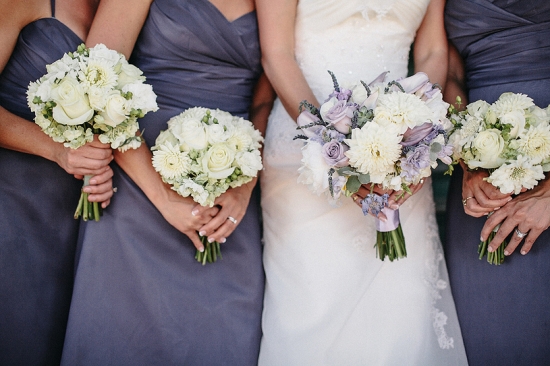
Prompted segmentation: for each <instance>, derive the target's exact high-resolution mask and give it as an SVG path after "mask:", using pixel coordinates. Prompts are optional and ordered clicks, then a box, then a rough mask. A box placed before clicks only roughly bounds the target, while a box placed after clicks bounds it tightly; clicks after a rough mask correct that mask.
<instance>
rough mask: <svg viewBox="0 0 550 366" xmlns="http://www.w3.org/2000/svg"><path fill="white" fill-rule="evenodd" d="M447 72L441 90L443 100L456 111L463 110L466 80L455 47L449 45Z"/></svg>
mask: <svg viewBox="0 0 550 366" xmlns="http://www.w3.org/2000/svg"><path fill="white" fill-rule="evenodd" d="M448 67H449V70H448V72H447V82H446V83H445V89H444V90H443V99H444V100H445V101H446V102H447V103H450V104H454V106H455V108H456V109H457V110H459V111H460V110H463V109H464V108H466V104H468V95H467V94H466V80H465V75H464V63H463V61H462V57H460V54H459V53H458V50H457V49H456V47H455V46H454V45H453V44H452V43H449V63H448ZM457 97H460V99H461V103H460V105H458V104H456V98H457Z"/></svg>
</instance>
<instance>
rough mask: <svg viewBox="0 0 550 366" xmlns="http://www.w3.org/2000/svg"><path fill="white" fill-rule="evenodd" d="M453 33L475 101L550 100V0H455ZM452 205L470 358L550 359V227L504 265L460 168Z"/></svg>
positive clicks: (459, 302)
mask: <svg viewBox="0 0 550 366" xmlns="http://www.w3.org/2000/svg"><path fill="white" fill-rule="evenodd" d="M445 21H446V26H447V31H448V36H449V38H450V39H451V41H452V42H453V43H454V44H455V45H456V46H457V48H458V50H459V52H460V53H461V55H462V56H463V58H464V60H465V66H466V76H467V83H468V87H469V101H470V102H473V101H475V100H478V99H484V100H486V101H488V102H489V103H492V102H493V101H495V100H496V99H497V98H498V97H499V96H500V94H501V93H503V92H516V93H525V94H527V95H529V96H530V97H532V98H533V99H534V101H535V103H536V104H537V105H539V106H540V107H546V106H548V104H549V103H550V2H548V1H546V0H528V1H518V0H508V1H504V0H499V1H492V2H491V1H483V0H448V1H447V6H446V18H445ZM455 172H456V173H455V174H454V175H453V178H452V182H451V187H450V190H449V200H448V206H447V213H448V215H447V240H446V246H445V251H446V252H445V253H446V259H447V266H448V269H449V276H450V280H451V288H452V290H453V296H454V298H455V303H456V307H457V313H458V316H459V321H460V326H461V329H462V334H463V337H464V345H465V346H466V353H467V356H468V361H469V363H470V365H472V366H476V365H549V364H550V347H548V340H549V339H550V311H549V310H548V304H549V303H550V285H549V282H548V278H550V245H549V244H550V232H549V231H548V230H547V231H545V232H544V233H543V234H542V235H541V236H540V237H539V238H538V239H537V241H536V242H535V245H534V246H533V249H532V250H531V252H530V253H529V254H527V255H526V256H521V255H520V254H519V248H518V249H517V250H516V253H514V255H512V256H510V257H507V258H506V260H505V263H504V264H502V265H501V266H498V267H497V266H492V265H490V264H488V263H487V262H486V261H485V260H482V261H480V260H479V259H478V258H477V253H476V248H477V244H478V243H479V234H480V232H481V228H482V227H483V224H484V222H485V218H478V219H476V218H473V217H470V216H467V215H466V214H465V213H464V208H463V206H462V202H461V199H462V192H461V183H462V182H461V181H462V174H461V173H462V172H461V170H460V169H458V170H455Z"/></svg>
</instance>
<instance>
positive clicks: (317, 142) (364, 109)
mask: <svg viewBox="0 0 550 366" xmlns="http://www.w3.org/2000/svg"><path fill="white" fill-rule="evenodd" d="M329 73H330V72H329ZM330 74H331V76H332V78H333V81H334V91H333V93H332V94H330V95H329V98H328V99H327V100H326V101H325V102H324V103H323V104H322V105H321V107H320V109H317V108H315V107H314V106H312V105H311V104H308V103H307V102H303V103H302V105H301V108H302V112H301V114H300V116H299V117H298V125H299V126H300V127H299V128H300V129H302V131H303V132H304V135H300V136H297V138H302V139H305V140H306V145H305V146H304V148H303V149H302V153H303V159H302V167H301V168H300V169H299V172H300V176H299V178H298V181H299V182H301V183H304V184H307V185H310V187H311V188H312V190H313V191H314V192H315V193H317V194H321V193H324V194H326V195H327V196H329V197H330V200H337V199H339V197H340V196H341V194H342V193H344V195H345V196H351V195H352V194H353V193H355V192H357V191H358V190H359V188H360V186H361V185H362V184H368V183H372V184H380V185H381V186H382V187H383V188H384V189H391V190H396V191H399V190H403V191H404V192H410V189H409V186H410V185H413V184H417V183H419V182H420V181H421V179H423V178H425V177H428V176H430V175H431V169H432V168H435V167H436V166H437V159H440V160H441V161H443V162H445V163H447V164H448V163H450V162H451V158H450V155H451V154H452V148H451V146H450V145H447V139H446V132H445V131H446V129H447V128H449V127H450V123H449V121H448V120H447V119H446V113H447V108H448V104H447V103H445V102H443V99H442V95H441V91H440V90H439V89H438V88H436V87H434V85H433V84H431V83H430V82H429V80H428V77H427V75H426V74H424V73H417V74H415V75H413V76H411V77H408V78H405V79H400V80H397V81H389V82H388V81H387V80H386V75H387V73H384V74H382V75H380V76H379V77H378V78H377V79H376V80H375V81H373V82H372V83H370V84H369V85H367V84H365V83H363V82H361V83H359V84H357V85H353V86H351V87H350V88H349V89H347V88H341V87H340V86H339V85H338V82H337V81H336V78H335V77H334V75H333V74H332V73H330ZM388 197H389V195H388V194H384V195H382V196H380V195H377V194H375V193H372V192H371V194H369V195H367V197H365V198H364V199H363V200H362V202H361V204H362V207H363V213H364V214H365V215H367V214H368V213H369V212H370V213H373V214H374V215H375V216H378V214H379V213H380V212H383V213H384V214H385V215H386V217H387V218H388V220H387V221H386V222H382V221H381V220H379V219H376V222H377V230H378V234H377V241H376V249H377V256H378V257H379V258H380V259H381V260H384V259H385V258H386V257H388V258H389V260H390V261H393V260H394V259H399V258H403V257H406V255H407V251H406V248H405V239H404V236H403V232H402V230H401V225H400V223H399V212H398V210H392V209H390V208H389V207H388Z"/></svg>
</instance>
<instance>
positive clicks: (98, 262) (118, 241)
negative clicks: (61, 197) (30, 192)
mask: <svg viewBox="0 0 550 366" xmlns="http://www.w3.org/2000/svg"><path fill="white" fill-rule="evenodd" d="M130 61H131V62H132V63H133V64H134V65H136V66H137V67H139V68H140V69H141V70H142V71H143V73H144V75H145V76H146V78H147V80H146V82H147V83H150V84H152V86H153V90H154V91H155V93H156V94H157V103H158V106H159V110H158V111H157V112H155V113H149V114H147V115H146V116H145V118H143V119H140V120H139V123H140V127H141V129H142V130H143V131H144V136H145V140H146V143H147V145H148V146H152V145H153V144H154V142H155V139H156V137H157V136H158V134H159V132H160V131H161V130H164V129H166V128H167V124H166V123H167V121H168V120H169V119H170V118H171V117H173V116H175V115H177V114H179V113H181V112H182V111H183V110H185V109H187V108H189V107H194V106H202V107H207V108H220V109H222V110H226V111H228V112H230V113H233V114H238V115H240V116H247V115H248V108H249V106H250V103H251V98H252V91H253V88H254V86H255V83H256V80H257V79H258V77H259V74H260V71H261V67H260V50H259V40H258V33H257V22H256V16H255V13H254V12H251V13H248V14H245V15H243V16H242V17H240V18H238V19H236V20H235V21H233V22H229V21H227V20H226V18H225V17H224V16H223V15H222V14H221V13H220V12H219V11H218V9H217V8H216V7H215V6H214V5H213V4H212V3H210V2H209V1H208V0H189V1H172V0H156V1H154V2H153V3H152V5H151V8H150V11H149V15H148V17H147V19H146V21H145V25H144V27H143V29H142V31H141V34H140V36H139V38H138V40H137V43H136V45H135V48H134V52H133V54H132V57H131V60H130ZM145 163H147V164H151V163H150V162H145ZM113 170H114V172H115V175H114V177H113V185H114V186H116V187H117V188H118V190H117V193H116V194H115V195H114V196H113V199H112V200H111V205H110V206H109V208H108V209H107V210H105V212H104V216H103V217H102V219H101V221H100V222H87V223H86V224H85V225H83V228H82V229H81V238H80V240H79V244H78V255H77V269H76V277H75V286H74V294H73V299H72V304H71V312H70V316H69V324H68V327H67V336H66V341H65V348H64V350H63V359H62V365H71V366H72V365H91V366H95V365H109V364H110V365H122V366H123V365H239V366H241V365H250V366H253V365H256V363H257V358H258V352H259V343H260V338H261V327H260V321H261V311H262V300H263V288H264V274H263V267H262V262H261V252H262V246H261V241H260V221H259V202H258V197H257V195H256V194H253V195H252V197H251V199H250V204H249V206H248V209H247V212H246V215H245V216H244V217H243V218H242V220H240V223H239V226H238V227H237V228H236V230H235V231H234V232H233V233H232V234H231V235H230V236H229V237H228V238H227V241H226V242H225V243H224V244H223V245H222V255H223V259H220V260H218V261H217V262H216V263H213V264H207V265H205V266H202V265H201V264H200V263H198V262H197V261H196V260H195V258H194V253H195V248H194V246H193V244H192V242H191V241H190V240H189V238H188V237H187V236H186V235H184V234H182V233H181V232H179V231H178V230H176V229H175V228H174V227H173V226H171V225H170V224H169V223H168V222H167V221H166V220H165V219H164V218H163V216H162V215H161V213H160V212H159V211H158V210H157V208H156V207H155V206H154V205H153V204H152V203H151V202H150V201H149V200H148V199H147V197H146V196H145V194H144V193H143V192H142V191H141V190H140V189H139V187H138V186H137V185H136V184H135V183H134V182H133V181H132V180H131V179H130V178H129V177H128V175H126V174H125V172H124V171H122V169H120V168H119V167H118V166H117V165H116V164H114V165H113Z"/></svg>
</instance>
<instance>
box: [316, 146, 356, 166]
mask: <svg viewBox="0 0 550 366" xmlns="http://www.w3.org/2000/svg"><path fill="white" fill-rule="evenodd" d="M347 150H349V147H348V145H345V144H342V143H340V142H338V141H337V140H332V141H330V142H327V143H326V144H324V145H323V150H322V151H323V157H324V158H325V161H326V162H327V164H328V165H330V166H334V167H338V168H340V167H343V166H347V165H348V162H349V158H348V157H347V156H346V155H345V154H344V153H345V152H346V151H347Z"/></svg>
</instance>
